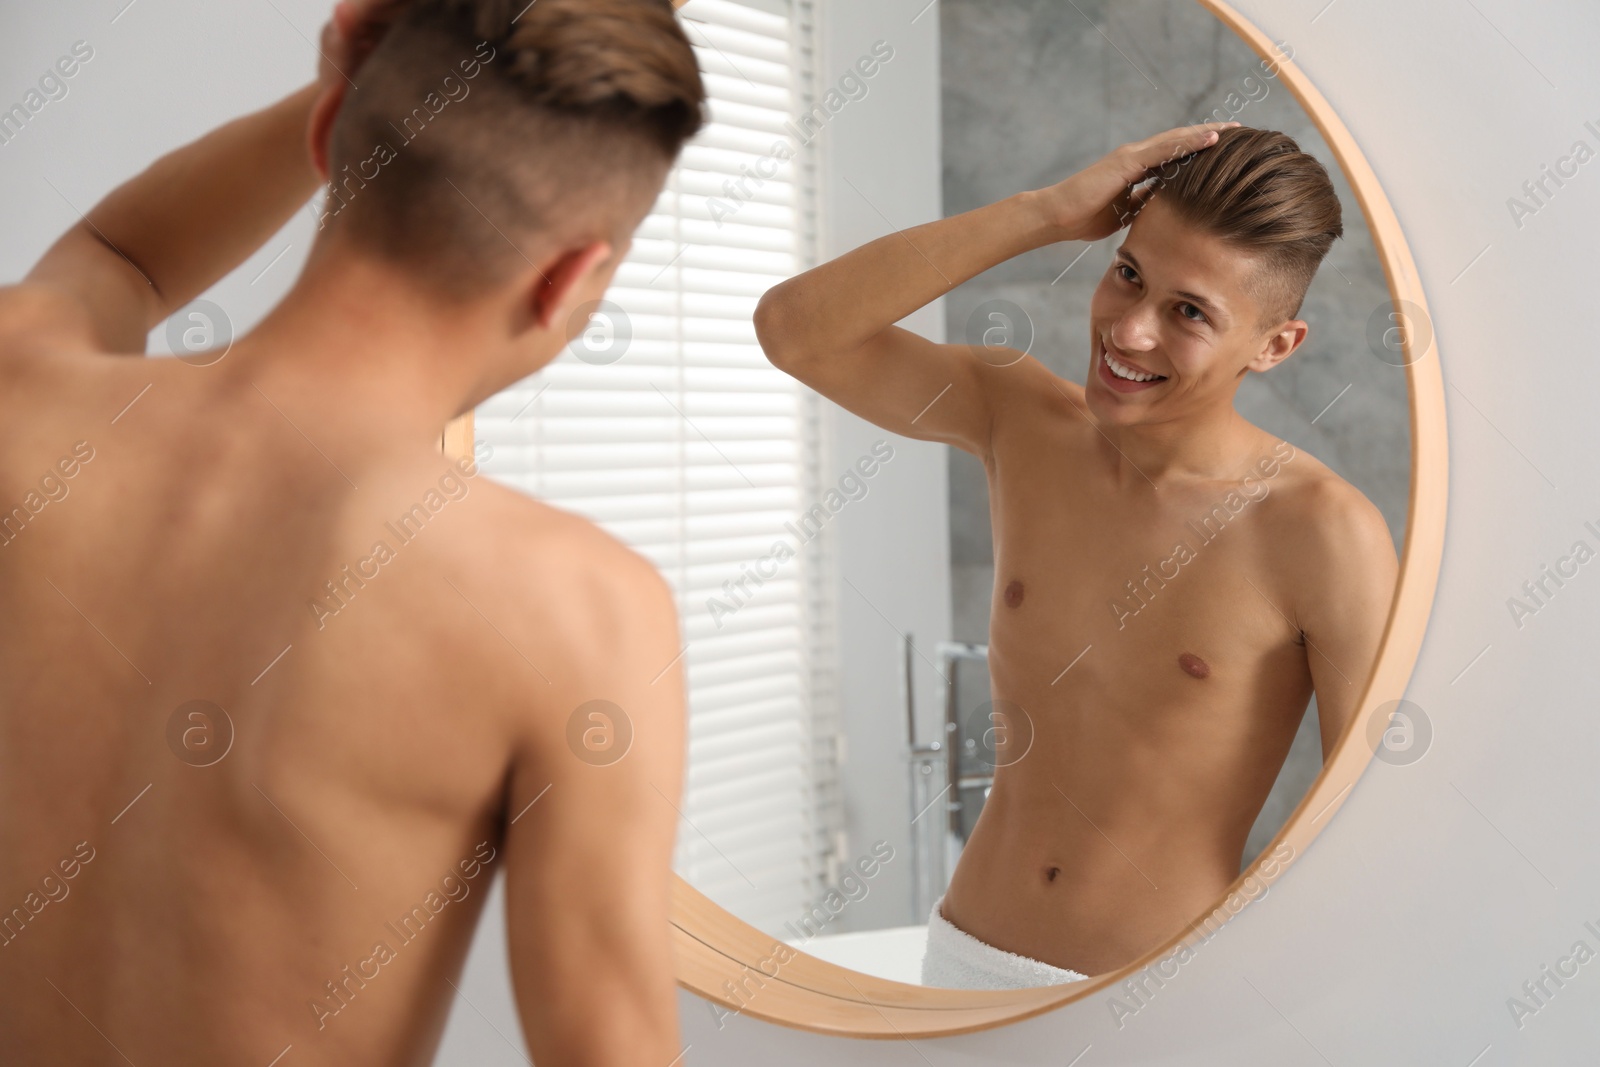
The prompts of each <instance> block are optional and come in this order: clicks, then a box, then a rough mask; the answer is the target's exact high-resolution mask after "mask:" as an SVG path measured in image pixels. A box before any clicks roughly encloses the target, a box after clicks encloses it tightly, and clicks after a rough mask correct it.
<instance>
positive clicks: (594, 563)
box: [458, 475, 673, 655]
mask: <svg viewBox="0 0 1600 1067" xmlns="http://www.w3.org/2000/svg"><path fill="white" fill-rule="evenodd" d="M480 478H481V475H480ZM482 480H483V482H484V483H485V484H484V485H482V486H481V487H479V489H478V490H475V491H481V492H483V493H484V496H485V498H486V499H485V501H484V506H483V507H482V508H480V509H479V512H478V516H477V519H478V521H477V522H476V524H475V526H474V529H473V531H472V533H471V536H470V538H469V541H468V543H469V545H470V550H469V551H468V552H467V553H466V554H465V558H463V559H462V560H460V561H459V564H458V565H459V566H460V567H461V568H463V569H464V570H465V572H466V577H467V579H468V580H469V581H471V582H472V583H473V584H474V585H475V586H477V587H478V588H479V589H487V590H492V591H493V593H492V595H493V597H494V599H495V600H496V601H497V604H496V606H497V608H499V609H500V610H503V611H504V612H505V613H506V615H505V617H507V618H508V619H509V620H510V621H509V623H508V625H510V626H512V627H515V628H517V629H519V630H521V631H523V632H524V633H525V634H527V635H528V636H529V637H530V639H535V640H539V641H541V642H543V643H546V644H551V643H556V644H560V645H563V646H566V652H565V653H564V654H567V655H577V654H579V653H581V652H582V651H583V650H584V649H594V648H598V647H603V646H604V645H605V644H606V642H607V640H608V637H609V640H612V641H621V640H623V639H624V638H625V636H626V635H627V634H628V633H630V632H631V630H632V628H631V627H630V626H626V625H624V624H623V621H624V619H625V618H627V617H629V616H636V617H640V618H643V619H648V620H651V621H653V622H656V623H659V622H661V621H662V619H661V616H662V615H663V612H664V611H666V612H671V611H672V610H673V601H672V594H671V590H670V587H669V586H668V585H667V582H666V579H665V578H664V577H663V576H662V574H661V572H660V571H659V570H658V569H657V568H656V566H655V564H654V563H652V562H651V561H650V560H649V559H648V558H647V557H645V556H644V555H643V554H642V553H641V552H639V551H638V550H637V549H635V548H633V547H632V546H630V545H628V544H627V543H625V542H624V541H622V540H621V539H620V538H618V537H617V536H616V535H614V534H612V533H611V532H609V531H607V530H605V529H603V528H602V527H601V526H599V525H598V524H597V523H595V522H594V521H593V520H591V519H589V518H587V517H585V516H582V515H578V514H576V513H574V512H571V511H568V510H565V509H563V508H560V507H557V506H555V505H552V504H549V503H546V502H545V501H542V500H538V499H536V498H534V497H530V496H528V495H526V494H524V493H522V492H519V491H518V490H516V489H513V488H511V487H508V486H505V485H501V484H499V483H496V482H492V481H489V480H488V479H486V478H484V479H482Z"/></svg>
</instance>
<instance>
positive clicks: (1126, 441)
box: [1099, 401, 1261, 489]
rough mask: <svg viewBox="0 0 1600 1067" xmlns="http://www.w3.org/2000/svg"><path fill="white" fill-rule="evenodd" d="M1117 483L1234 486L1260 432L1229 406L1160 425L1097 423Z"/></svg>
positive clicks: (1244, 472)
mask: <svg viewBox="0 0 1600 1067" xmlns="http://www.w3.org/2000/svg"><path fill="white" fill-rule="evenodd" d="M1099 429H1100V433H1101V438H1100V440H1101V442H1102V443H1103V444H1104V445H1105V449H1104V451H1105V454H1106V457H1107V460H1108V462H1111V463H1113V464H1114V468H1113V469H1114V470H1115V474H1114V477H1115V478H1116V480H1117V482H1118V484H1132V483H1135V482H1137V483H1140V484H1150V485H1153V486H1155V487H1156V488H1157V489H1160V488H1162V487H1164V486H1168V485H1173V486H1176V485H1183V484H1189V483H1194V482H1203V481H1224V482H1231V481H1237V480H1238V479H1240V478H1242V477H1244V476H1245V475H1247V474H1249V473H1250V469H1251V466H1252V464H1253V462H1254V461H1255V459H1256V458H1258V457H1257V456H1256V452H1257V451H1259V448H1258V443H1259V441H1260V438H1261V431H1260V430H1259V429H1257V428H1256V427H1255V426H1253V425H1252V424H1251V423H1249V422H1248V421H1246V420H1245V418H1244V417H1243V416H1241V415H1240V414H1239V413H1238V412H1237V411H1236V410H1234V407H1233V404H1232V403H1231V401H1230V402H1229V403H1227V404H1223V405H1219V406H1217V407H1215V408H1210V409H1206V410H1203V411H1198V412H1194V413H1191V414H1189V415H1185V416H1184V417H1182V418H1177V419H1169V420H1166V421H1163V422H1154V423H1140V424H1135V425H1128V426H1117V425H1109V424H1105V423H1101V424H1099Z"/></svg>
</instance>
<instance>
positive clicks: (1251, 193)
mask: <svg viewBox="0 0 1600 1067" xmlns="http://www.w3.org/2000/svg"><path fill="white" fill-rule="evenodd" d="M1217 133H1218V137H1217V140H1216V143H1214V144H1212V145H1211V146H1210V147H1209V148H1203V149H1201V150H1200V151H1198V152H1194V153H1191V154H1189V155H1186V156H1181V157H1179V158H1178V159H1177V160H1174V161H1173V162H1172V163H1170V164H1168V165H1166V166H1164V167H1163V168H1161V169H1160V170H1159V171H1158V173H1157V176H1156V177H1155V179H1154V180H1153V181H1152V183H1151V185H1152V188H1154V189H1156V190H1158V192H1157V195H1158V196H1159V197H1160V198H1161V199H1162V200H1163V201H1165V202H1166V204H1167V205H1168V206H1169V207H1171V208H1172V209H1173V210H1174V212H1175V213H1176V214H1177V215H1178V217H1179V218H1181V219H1183V220H1184V221H1185V222H1187V223H1188V224H1189V225H1191V226H1194V227H1195V228H1197V229H1199V230H1202V231H1204V232H1206V233H1210V234H1212V235H1214V236H1216V237H1220V238H1221V239H1222V240H1223V241H1224V242H1226V243H1228V244H1230V245H1232V246H1234V247H1236V248H1239V249H1242V250H1243V251H1246V252H1248V253H1251V254H1253V255H1257V256H1260V257H1261V258H1260V263H1259V264H1258V265H1257V267H1256V268H1255V270H1254V271H1253V272H1252V273H1251V275H1250V280H1249V281H1248V282H1247V283H1246V287H1247V290H1248V291H1249V293H1250V296H1251V298H1252V299H1254V300H1255V301H1256V303H1257V304H1258V305H1259V306H1260V308H1261V319H1260V320H1259V321H1258V322H1257V324H1256V325H1257V329H1260V330H1266V329H1269V328H1271V327H1273V326H1276V325H1277V324H1279V323H1281V322H1284V321H1287V320H1289V319H1292V318H1295V317H1296V316H1298V315H1299V313H1300V305H1301V304H1302V303H1303V302H1304V300H1305V295H1306V290H1307V289H1308V288H1310V286H1311V279H1312V278H1314V277H1315V276H1316V273H1317V267H1318V266H1319V265H1320V264H1321V263H1322V259H1323V257H1324V256H1326V255H1327V254H1328V249H1329V248H1331V247H1332V246H1333V242H1334V240H1335V238H1338V237H1342V236H1344V223H1343V215H1342V212H1341V210H1340V206H1339V196H1338V194H1337V193H1336V192H1335V191H1334V188H1333V182H1332V180H1331V179H1329V177H1328V172H1327V170H1326V169H1324V167H1323V166H1322V164H1321V163H1320V162H1318V161H1317V159H1316V157H1314V156H1311V155H1307V154H1306V153H1305V152H1303V151H1301V150H1300V146H1299V145H1298V144H1297V143H1296V142H1295V140H1294V138H1292V137H1290V136H1289V135H1288V134H1285V133H1280V132H1278V131H1277V130H1258V129H1254V128H1252V127H1249V126H1235V127H1232V128H1230V129H1224V130H1218V131H1217ZM1174 172H1175V173H1174Z"/></svg>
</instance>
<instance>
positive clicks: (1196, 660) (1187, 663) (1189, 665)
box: [1178, 652, 1211, 678]
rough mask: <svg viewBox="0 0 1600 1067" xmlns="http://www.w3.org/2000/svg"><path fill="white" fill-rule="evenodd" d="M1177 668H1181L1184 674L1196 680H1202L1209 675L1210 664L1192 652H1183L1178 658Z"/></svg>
mask: <svg viewBox="0 0 1600 1067" xmlns="http://www.w3.org/2000/svg"><path fill="white" fill-rule="evenodd" d="M1178 666H1180V667H1182V668H1183V671H1184V673H1185V674H1189V675H1193V676H1194V677H1196V678H1204V677H1205V676H1206V675H1208V674H1210V673H1211V664H1209V663H1207V662H1206V661H1205V660H1203V659H1201V658H1200V657H1199V656H1197V655H1195V654H1194V653H1193V652H1185V653H1183V654H1182V655H1180V656H1179V657H1178Z"/></svg>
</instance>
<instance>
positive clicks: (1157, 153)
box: [1134, 122, 1240, 181]
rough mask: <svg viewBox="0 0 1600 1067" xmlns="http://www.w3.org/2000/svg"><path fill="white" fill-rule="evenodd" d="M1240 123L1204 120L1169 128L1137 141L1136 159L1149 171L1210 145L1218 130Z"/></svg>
mask: <svg viewBox="0 0 1600 1067" xmlns="http://www.w3.org/2000/svg"><path fill="white" fill-rule="evenodd" d="M1238 125H1240V123H1238V122H1203V123H1200V124H1199V125H1196V126H1180V127H1178V128H1177V129H1175V130H1167V131H1166V132H1165V133H1158V134H1156V135H1155V136H1154V137H1151V138H1148V139H1146V140H1144V141H1140V142H1137V143H1136V144H1135V146H1134V159H1135V161H1136V162H1137V164H1138V166H1139V167H1140V168H1141V169H1142V170H1143V171H1149V170H1152V169H1154V168H1156V167H1159V166H1161V165H1162V164H1164V163H1169V162H1171V161H1172V160H1174V159H1177V158H1178V157H1179V156H1186V155H1188V154H1189V153H1191V152H1198V151H1199V150H1200V149H1202V148H1206V147H1209V146H1210V145H1211V144H1213V143H1214V142H1215V141H1216V137H1217V131H1219V130H1224V129H1227V128H1229V127H1232V126H1238ZM1135 180H1136V181H1137V180H1139V179H1135Z"/></svg>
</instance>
